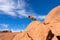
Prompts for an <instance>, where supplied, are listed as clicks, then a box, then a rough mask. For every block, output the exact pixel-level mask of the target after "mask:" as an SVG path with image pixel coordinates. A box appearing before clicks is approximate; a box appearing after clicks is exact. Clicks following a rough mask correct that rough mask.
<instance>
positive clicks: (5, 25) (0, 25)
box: [0, 24, 9, 28]
mask: <svg viewBox="0 0 60 40" xmlns="http://www.w3.org/2000/svg"><path fill="white" fill-rule="evenodd" d="M8 26H9V25H8V24H0V27H4V28H7V27H8Z"/></svg>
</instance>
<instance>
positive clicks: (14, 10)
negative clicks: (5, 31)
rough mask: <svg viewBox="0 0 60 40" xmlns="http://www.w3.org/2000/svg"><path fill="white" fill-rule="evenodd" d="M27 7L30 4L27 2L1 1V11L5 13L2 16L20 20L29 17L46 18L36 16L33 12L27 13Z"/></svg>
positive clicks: (18, 0)
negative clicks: (14, 17)
mask: <svg viewBox="0 0 60 40" xmlns="http://www.w3.org/2000/svg"><path fill="white" fill-rule="evenodd" d="M27 6H28V4H27V3H26V2H25V0H17V1H16V2H14V0H0V10H1V11H3V12H4V13H1V14H6V15H10V16H16V17H19V18H24V17H28V16H29V15H31V16H34V17H35V18H40V19H44V18H45V16H41V15H39V16H38V15H36V13H34V11H33V10H32V11H31V10H30V11H27V9H26V7H27ZM27 8H29V7H27Z"/></svg>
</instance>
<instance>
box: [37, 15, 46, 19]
mask: <svg viewBox="0 0 60 40" xmlns="http://www.w3.org/2000/svg"><path fill="white" fill-rule="evenodd" d="M45 17H46V15H40V16H38V18H39V19H40V20H43V19H45Z"/></svg>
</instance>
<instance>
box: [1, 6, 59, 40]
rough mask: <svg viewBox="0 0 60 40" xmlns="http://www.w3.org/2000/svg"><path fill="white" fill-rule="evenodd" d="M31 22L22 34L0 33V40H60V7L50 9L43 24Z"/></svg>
mask: <svg viewBox="0 0 60 40" xmlns="http://www.w3.org/2000/svg"><path fill="white" fill-rule="evenodd" d="M30 18H31V19H32V20H33V21H32V22H31V23H30V24H29V25H28V27H27V28H26V30H25V31H24V32H22V33H12V32H7V31H4V32H5V33H2V32H0V40H60V6H58V7H56V8H54V9H52V11H50V12H49V13H48V15H47V16H46V19H45V21H44V22H39V21H37V20H35V19H34V18H33V17H30Z"/></svg>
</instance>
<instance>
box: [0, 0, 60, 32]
mask: <svg viewBox="0 0 60 40" xmlns="http://www.w3.org/2000/svg"><path fill="white" fill-rule="evenodd" d="M59 5H60V0H0V30H12V31H17V32H18V31H23V30H25V29H26V27H27V26H28V24H29V23H30V22H32V20H31V19H29V18H28V16H29V15H31V16H34V17H35V18H36V19H37V20H38V21H43V20H44V19H45V17H46V15H47V14H48V13H49V11H50V10H51V9H53V8H54V7H56V6H59Z"/></svg>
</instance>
